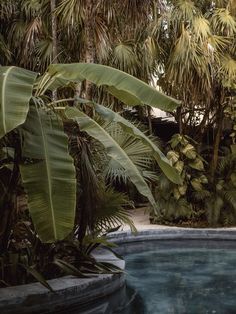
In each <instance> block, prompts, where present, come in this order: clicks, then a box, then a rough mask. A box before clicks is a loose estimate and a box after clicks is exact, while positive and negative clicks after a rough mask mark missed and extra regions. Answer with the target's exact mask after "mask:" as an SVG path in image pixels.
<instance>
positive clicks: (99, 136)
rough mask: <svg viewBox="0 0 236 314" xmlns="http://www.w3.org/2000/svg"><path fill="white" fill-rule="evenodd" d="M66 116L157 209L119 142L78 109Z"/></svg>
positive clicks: (68, 110)
mask: <svg viewBox="0 0 236 314" xmlns="http://www.w3.org/2000/svg"><path fill="white" fill-rule="evenodd" d="M65 114H66V116H67V117H68V118H69V119H74V120H75V121H77V123H78V124H79V126H80V129H81V131H85V132H87V133H88V134H89V135H90V136H92V137H93V138H95V139H96V140H98V141H99V142H100V143H101V144H103V146H104V147H105V149H106V152H107V154H108V156H110V157H111V158H113V159H114V160H116V161H117V162H118V163H119V164H120V165H121V166H122V167H123V168H124V169H125V170H126V171H127V174H128V176H129V178H130V180H131V182H132V183H133V184H134V185H135V186H136V188H137V190H138V191H139V192H140V193H141V194H142V195H144V196H145V197H147V198H148V200H149V201H150V203H151V204H152V206H153V207H154V209H156V202H155V200H154V198H153V196H152V193H151V191H150V189H149V187H148V185H147V183H146V182H145V180H144V179H143V177H142V175H141V174H140V172H139V171H138V169H137V167H136V166H135V165H134V164H133V162H132V161H131V159H130V158H129V156H128V155H127V154H126V153H125V152H124V150H123V149H122V148H121V147H120V146H119V145H118V144H117V142H116V141H115V140H114V139H113V138H112V137H111V136H110V135H109V134H108V133H107V132H106V131H105V130H104V128H103V127H102V126H100V125H99V124H98V123H97V122H96V121H94V120H93V119H91V118H90V117H89V116H87V115H86V114H85V113H83V112H82V111H80V110H78V109H76V108H72V107H67V108H66V110H65Z"/></svg>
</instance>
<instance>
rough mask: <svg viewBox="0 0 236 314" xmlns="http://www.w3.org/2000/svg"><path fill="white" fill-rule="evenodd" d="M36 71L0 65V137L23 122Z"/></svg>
mask: <svg viewBox="0 0 236 314" xmlns="http://www.w3.org/2000/svg"><path fill="white" fill-rule="evenodd" d="M36 77H37V73H34V72H31V71H28V70H25V69H21V68H18V67H14V66H11V67H6V66H4V67H0V138H1V137H3V136H4V135H5V134H6V133H8V132H10V131H11V130H13V129H15V128H16V127H17V126H18V125H20V124H22V123H24V122H25V119H26V116H27V113H28V110H29V100H30V98H31V96H32V90H33V85H34V82H35V80H36Z"/></svg>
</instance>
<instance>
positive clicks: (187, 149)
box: [156, 134, 208, 222]
mask: <svg viewBox="0 0 236 314" xmlns="http://www.w3.org/2000/svg"><path fill="white" fill-rule="evenodd" d="M169 145H170V148H169V150H168V152H167V158H168V159H169V160H170V162H171V163H172V165H173V167H174V168H175V169H176V170H177V171H178V172H179V174H180V177H181V179H182V184H178V185H177V184H174V183H172V182H171V181H170V180H168V179H167V178H164V177H163V175H162V176H160V178H159V184H158V185H157V187H156V201H157V203H158V205H159V207H160V209H161V217H159V218H158V219H162V220H167V221H176V222H178V221H179V220H181V219H182V220H183V219H185V220H186V219H190V218H192V217H193V216H194V215H197V213H196V212H198V211H199V209H200V208H201V205H202V199H204V198H205V196H206V195H205V194H207V195H208V192H207V191H206V184H207V183H208V179H207V176H206V175H205V167H204V160H203V159H202V158H201V156H200V155H199V154H198V152H197V150H196V148H195V146H196V143H195V142H194V141H193V140H191V139H190V138H189V137H188V136H184V135H180V134H175V135H174V136H173V137H172V139H171V140H170V142H169Z"/></svg>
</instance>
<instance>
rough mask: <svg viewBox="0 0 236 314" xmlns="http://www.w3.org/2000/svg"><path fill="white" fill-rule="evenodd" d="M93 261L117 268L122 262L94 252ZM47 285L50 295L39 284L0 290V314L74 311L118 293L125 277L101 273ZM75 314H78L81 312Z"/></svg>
mask: <svg viewBox="0 0 236 314" xmlns="http://www.w3.org/2000/svg"><path fill="white" fill-rule="evenodd" d="M95 258H96V260H98V261H106V262H110V263H112V264H113V265H116V266H118V267H120V268H121V269H124V268H125V263H124V261H123V260H120V259H118V258H117V257H116V256H114V255H113V254H111V253H110V252H107V251H104V250H100V251H97V252H96V254H95ZM48 283H49V284H50V286H51V287H52V288H53V290H54V292H50V291H49V290H48V289H46V288H45V287H43V286H42V285H41V284H40V283H32V284H27V285H21V286H14V287H8V288H1V289H0V313H1V314H26V313H27V314H35V313H38V314H39V313H40V314H42V313H65V312H67V309H68V310H70V309H71V308H75V309H77V311H78V310H79V309H82V307H84V305H85V304H87V303H90V302H93V301H95V300H100V299H102V298H104V297H107V296H109V295H111V294H113V293H115V292H116V291H118V290H120V289H121V288H122V287H123V286H124V284H125V274H124V273H120V274H104V275H98V276H96V277H93V278H86V279H85V278H77V277H74V276H65V277H61V278H57V279H52V280H49V281H48ZM101 303H102V302H101ZM101 306H102V305H101ZM114 306H116V305H114ZM78 313H81V314H82V313H83V311H82V310H81V311H79V312H78ZM97 313H99V312H97Z"/></svg>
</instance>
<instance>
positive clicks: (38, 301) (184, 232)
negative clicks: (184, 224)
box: [0, 227, 236, 314]
mask: <svg viewBox="0 0 236 314" xmlns="http://www.w3.org/2000/svg"><path fill="white" fill-rule="evenodd" d="M109 237H110V240H111V241H112V242H115V243H117V244H119V247H118V248H117V252H118V253H121V254H126V253H127V252H128V253H131V252H132V250H133V251H137V250H139V249H142V250H143V249H145V242H146V241H152V240H153V241H154V240H160V241H159V242H162V241H163V245H166V243H169V244H170V245H174V242H175V241H178V242H179V241H181V240H196V243H197V240H207V241H212V240H214V241H212V243H213V242H217V241H224V242H225V241H226V242H228V243H233V242H235V243H236V229H235V228H230V229H190V228H176V227H162V228H160V229H147V230H141V231H139V232H138V234H137V235H134V234H132V233H131V232H126V231H121V232H115V233H112V234H110V236H109ZM232 241H233V242H232ZM190 242H192V241H190ZM132 243H133V244H135V245H133V246H132ZM185 243H186V241H185ZM146 245H147V242H146ZM191 245H192V244H191ZM96 258H97V259H98V260H103V261H109V262H112V263H113V264H115V265H117V266H120V267H121V268H123V269H124V266H125V265H124V262H123V261H122V260H120V259H118V258H117V257H115V256H114V255H112V254H110V253H104V251H100V252H97V253H96ZM49 284H50V285H51V286H52V287H53V289H54V290H55V292H54V293H52V292H50V291H48V290H47V289H46V288H44V287H43V286H42V285H40V284H39V283H33V284H28V285H22V286H16V287H9V288H1V289H0V313H1V314H14V313H17V314H19V313H20V314H25V313H31V314H34V313H40V314H41V313H64V312H65V311H66V312H68V313H69V312H70V309H73V308H75V309H78V310H79V309H80V311H78V310H77V311H78V313H81V314H82V313H88V312H86V311H87V310H86V309H85V312H83V310H82V309H83V307H84V306H85V307H86V304H87V303H91V306H92V309H94V311H93V312H92V311H91V312H90V311H89V313H96V314H98V313H105V311H104V310H103V309H104V308H106V306H107V299H108V298H106V299H105V301H104V297H106V296H110V297H109V299H110V300H111V302H110V305H109V306H110V307H113V306H114V308H116V306H117V304H118V303H119V302H120V300H119V297H117V296H116V295H114V293H116V292H117V295H118V296H121V297H122V294H120V293H118V292H119V291H121V288H122V287H124V284H125V275H124V274H123V273H122V274H114V275H99V276H98V277H96V278H89V279H81V278H75V277H72V276H66V277H62V278H58V279H53V280H50V281H49ZM122 289H123V288H122ZM112 294H113V296H112ZM122 298H123V297H122ZM100 300H101V301H100ZM94 301H96V304H94V305H93V302H94ZM97 304H98V305H97ZM93 306H94V307H93ZM96 308H97V309H96ZM77 311H74V312H73V313H77Z"/></svg>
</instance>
